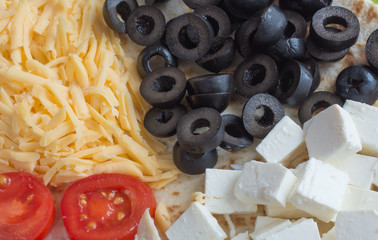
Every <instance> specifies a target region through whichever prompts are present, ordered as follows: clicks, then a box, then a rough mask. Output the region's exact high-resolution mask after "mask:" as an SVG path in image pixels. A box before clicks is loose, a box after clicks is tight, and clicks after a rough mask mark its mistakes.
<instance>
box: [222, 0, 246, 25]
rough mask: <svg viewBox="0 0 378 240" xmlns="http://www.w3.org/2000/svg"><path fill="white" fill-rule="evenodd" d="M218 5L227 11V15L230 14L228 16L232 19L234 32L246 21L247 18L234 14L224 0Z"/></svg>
mask: <svg viewBox="0 0 378 240" xmlns="http://www.w3.org/2000/svg"><path fill="white" fill-rule="evenodd" d="M218 7H219V8H221V9H222V10H223V11H224V12H225V13H227V16H228V18H229V19H230V22H231V32H234V31H235V30H236V29H238V28H239V27H240V25H241V24H242V23H243V22H244V21H245V19H242V18H240V17H238V16H235V15H234V14H232V12H231V11H230V9H229V8H228V7H227V6H226V4H225V3H224V0H221V1H220V2H219V4H218Z"/></svg>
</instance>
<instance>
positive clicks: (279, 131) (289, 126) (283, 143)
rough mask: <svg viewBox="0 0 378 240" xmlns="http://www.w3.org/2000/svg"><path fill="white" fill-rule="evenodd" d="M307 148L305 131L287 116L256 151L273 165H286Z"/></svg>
mask: <svg viewBox="0 0 378 240" xmlns="http://www.w3.org/2000/svg"><path fill="white" fill-rule="evenodd" d="M304 148H305V143H304V134H303V130H302V128H301V127H300V126H298V124H296V123H295V122H294V121H293V120H292V119H291V118H290V117H288V116H285V117H284V118H282V119H281V121H279V122H278V123H277V125H276V126H275V127H274V128H273V129H272V131H270V132H269V134H268V135H267V136H266V137H265V138H264V139H263V140H262V141H261V143H260V144H259V145H258V146H257V147H256V151H257V152H258V153H259V154H260V155H261V156H262V157H263V158H264V159H265V160H266V161H267V162H271V163H286V162H287V161H288V160H291V158H292V157H294V156H296V155H298V154H299V153H301V152H302V151H303V150H304Z"/></svg>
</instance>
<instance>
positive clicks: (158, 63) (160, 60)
mask: <svg viewBox="0 0 378 240" xmlns="http://www.w3.org/2000/svg"><path fill="white" fill-rule="evenodd" d="M147 64H148V68H149V69H151V71H154V70H156V69H159V68H163V67H165V64H166V61H165V58H164V57H163V56H161V55H159V54H156V55H154V56H152V57H151V58H150V59H149V60H148V61H147Z"/></svg>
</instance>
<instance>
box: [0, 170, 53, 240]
mask: <svg viewBox="0 0 378 240" xmlns="http://www.w3.org/2000/svg"><path fill="white" fill-rule="evenodd" d="M0 176H6V177H7V178H8V179H10V184H9V185H7V186H4V185H3V186H2V185H0V209H3V207H4V206H12V205H11V204H12V202H18V203H19V206H20V208H18V210H19V211H21V212H20V214H21V215H20V216H16V217H15V216H13V217H10V216H3V218H1V217H0V239H1V240H2V239H4V240H5V239H7V240H8V239H12V240H18V239H20V240H21V239H22V240H23V239H25V240H42V239H44V237H45V236H46V235H47V234H48V233H49V231H50V230H51V227H52V224H53V222H54V216H55V206H54V200H53V198H52V195H51V193H50V191H49V189H48V188H47V187H46V186H45V185H44V184H43V182H42V181H41V180H39V179H38V178H37V177H35V176H33V175H32V174H30V173H26V172H11V173H2V174H0ZM8 181H9V180H8ZM30 195H33V199H32V200H30V203H29V205H28V200H27V198H24V197H25V196H30ZM8 209H9V208H8ZM3 212H4V209H3ZM9 212H10V213H12V210H10V211H9ZM14 219H16V222H15V220H14ZM2 220H3V221H2ZM6 222H12V223H11V224H7V223H6Z"/></svg>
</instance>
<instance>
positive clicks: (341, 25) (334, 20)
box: [323, 16, 348, 33]
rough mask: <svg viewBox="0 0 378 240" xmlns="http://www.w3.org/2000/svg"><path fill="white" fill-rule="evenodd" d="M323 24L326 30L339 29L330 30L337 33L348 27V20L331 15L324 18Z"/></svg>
mask: <svg viewBox="0 0 378 240" xmlns="http://www.w3.org/2000/svg"><path fill="white" fill-rule="evenodd" d="M323 26H324V28H325V29H326V30H327V31H330V29H336V30H340V31H332V32H334V33H338V32H343V31H345V30H346V29H347V28H348V22H347V21H346V20H345V19H344V18H341V17H338V16H332V17H328V18H326V19H324V21H323Z"/></svg>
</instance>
